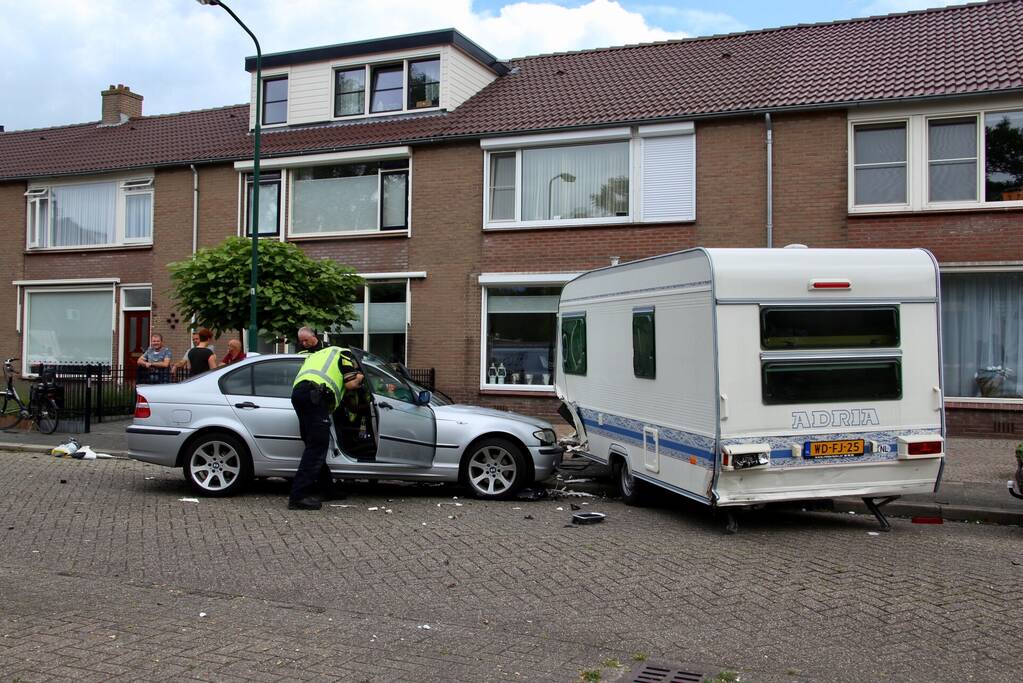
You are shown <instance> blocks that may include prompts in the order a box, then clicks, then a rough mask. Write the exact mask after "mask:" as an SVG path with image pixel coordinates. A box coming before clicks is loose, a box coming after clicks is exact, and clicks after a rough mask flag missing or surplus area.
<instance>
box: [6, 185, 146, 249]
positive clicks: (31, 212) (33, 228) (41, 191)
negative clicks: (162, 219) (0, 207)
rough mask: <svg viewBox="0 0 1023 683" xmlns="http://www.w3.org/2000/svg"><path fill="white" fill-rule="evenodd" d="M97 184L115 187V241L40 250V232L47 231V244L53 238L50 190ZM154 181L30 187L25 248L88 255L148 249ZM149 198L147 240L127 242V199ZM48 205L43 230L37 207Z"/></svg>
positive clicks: (51, 194)
mask: <svg viewBox="0 0 1023 683" xmlns="http://www.w3.org/2000/svg"><path fill="white" fill-rule="evenodd" d="M97 183H112V184H114V185H115V188H116V189H115V194H114V241H113V242H110V243H107V244H89V245H81V246H76V245H70V246H53V245H48V246H45V247H41V246H39V245H40V242H41V241H40V235H41V234H42V230H44V229H45V230H46V231H48V234H47V242H49V241H50V240H49V238H50V237H51V236H52V235H50V234H49V231H51V230H52V227H53V218H54V216H53V201H52V200H53V190H54V188H58V187H70V186H74V185H92V184H97ZM154 183H155V178H154V176H153V175H152V174H137V173H136V174H132V175H130V176H119V177H113V178H111V177H102V176H100V177H95V176H93V177H82V178H75V179H74V180H73V181H68V180H66V179H52V180H46V181H39V182H34V183H31V184H30V185H29V187H28V190H27V191H26V192H25V198H26V201H27V206H26V209H27V210H26V215H25V248H26V249H28V250H30V251H69V250H71V251H89V250H95V249H110V248H117V247H125V246H148V245H151V244H152V243H153V223H154V220H155V214H156V196H155V195H156V193H155V190H154ZM142 194H145V195H149V197H150V204H149V236H148V237H136V238H127V237H126V236H125V233H126V231H127V230H126V229H127V225H126V223H127V197H129V196H137V195H142ZM44 200H45V201H47V202H48V207H47V225H46V226H45V227H44V226H42V225H40V222H39V211H38V208H39V205H40V203H41V202H42V201H44Z"/></svg>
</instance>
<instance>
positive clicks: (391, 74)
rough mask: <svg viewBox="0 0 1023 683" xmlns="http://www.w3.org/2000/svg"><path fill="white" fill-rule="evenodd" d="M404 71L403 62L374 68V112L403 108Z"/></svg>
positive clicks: (372, 106) (372, 109)
mask: <svg viewBox="0 0 1023 683" xmlns="http://www.w3.org/2000/svg"><path fill="white" fill-rule="evenodd" d="M402 71H403V69H402V68H401V64H397V65H388V66H378V67H374V68H373V98H372V102H371V104H370V107H369V110H370V111H371V112H372V113H374V114H375V113H378V112H384V111H399V110H400V109H401V100H402V97H401V91H402V82H401V81H402Z"/></svg>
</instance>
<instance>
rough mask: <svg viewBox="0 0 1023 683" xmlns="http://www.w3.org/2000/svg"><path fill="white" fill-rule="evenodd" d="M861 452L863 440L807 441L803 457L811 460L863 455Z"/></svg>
mask: <svg viewBox="0 0 1023 683" xmlns="http://www.w3.org/2000/svg"><path fill="white" fill-rule="evenodd" d="M863 450H864V441H863V439H847V440H844V441H807V442H806V449H805V455H807V456H809V457H811V458H830V457H834V456H842V455H863Z"/></svg>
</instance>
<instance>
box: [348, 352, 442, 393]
mask: <svg viewBox="0 0 1023 683" xmlns="http://www.w3.org/2000/svg"><path fill="white" fill-rule="evenodd" d="M361 354H362V355H361V357H360V360H361V362H362V365H363V367H364V368H365V370H366V378H367V379H368V380H369V383H370V389H371V390H372V391H373V393H374V394H375V395H377V396H389V397H390V398H396V399H398V400H399V401H407V402H409V403H411V402H412V396H413V395H418V394H419V392H421V391H429V389H426V388H425V387H423V386H420V385H419V384H417V383H416V382H413V381H412V380H411V379H409V378H408V377H406V376H405V373H404V372H403V371H402V369H401V367H402V366H399V365H398V364H395V363H388V362H386V361H385V360H384V359H383V358H380V357H379V356H375V355H373V354H372V353H369V352H368V351H362V352H361ZM449 403H450V401H447V400H445V399H444V398H443V397H441V396H440V395H438V394H437V392H435V391H431V392H430V404H431V405H436V406H445V405H448V404H449Z"/></svg>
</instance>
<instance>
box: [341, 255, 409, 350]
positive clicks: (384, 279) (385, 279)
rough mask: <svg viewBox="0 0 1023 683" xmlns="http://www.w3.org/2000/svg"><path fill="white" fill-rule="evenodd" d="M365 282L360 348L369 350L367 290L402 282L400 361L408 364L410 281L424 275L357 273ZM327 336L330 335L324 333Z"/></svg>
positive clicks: (368, 298) (368, 301)
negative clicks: (402, 343) (402, 328)
mask: <svg viewBox="0 0 1023 683" xmlns="http://www.w3.org/2000/svg"><path fill="white" fill-rule="evenodd" d="M359 277H361V278H362V279H363V280H365V282H364V283H363V285H362V287H363V290H362V348H363V349H365V350H369V304H370V302H371V300H370V293H369V288H370V287H371V286H373V285H382V284H400V283H401V282H402V281H404V282H405V358H404V359H402V363H407V362H408V340H409V327H410V326H411V325H412V280H413V279H423V278H425V277H426V273H425V272H422V271H418V272H407V273H359ZM326 334H327V335H328V336H329V335H330V334H331V333H329V332H327V333H326ZM334 334H337V335H341V334H343V333H342V332H335V333H334Z"/></svg>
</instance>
